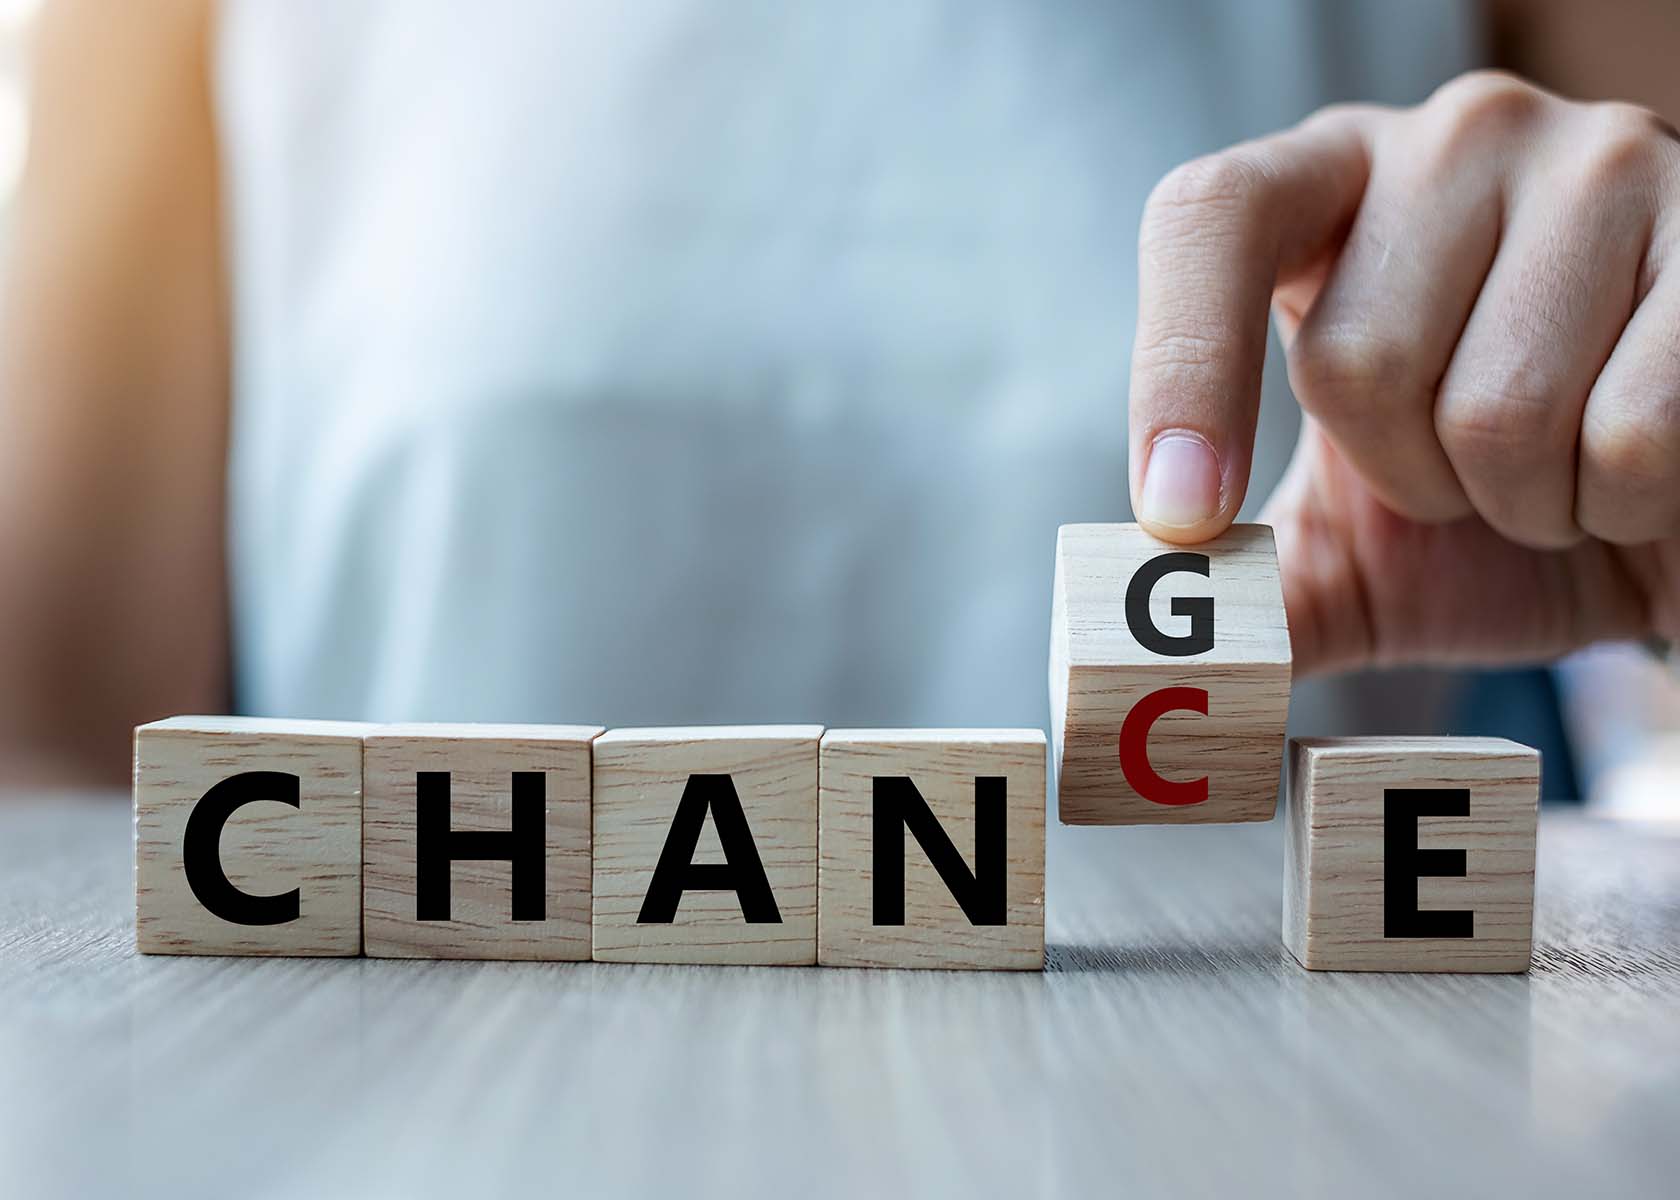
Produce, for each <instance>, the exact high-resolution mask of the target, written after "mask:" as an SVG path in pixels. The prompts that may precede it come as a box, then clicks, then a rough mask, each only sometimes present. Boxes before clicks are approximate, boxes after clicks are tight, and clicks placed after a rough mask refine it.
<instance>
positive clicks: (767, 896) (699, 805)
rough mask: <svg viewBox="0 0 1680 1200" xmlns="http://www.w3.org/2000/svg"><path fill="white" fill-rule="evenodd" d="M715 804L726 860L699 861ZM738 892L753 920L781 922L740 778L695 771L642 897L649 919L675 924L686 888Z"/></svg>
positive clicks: (642, 918) (646, 920) (644, 913)
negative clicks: (740, 793) (696, 858)
mask: <svg viewBox="0 0 1680 1200" xmlns="http://www.w3.org/2000/svg"><path fill="white" fill-rule="evenodd" d="M708 808H710V809H711V810H712V823H713V824H714V825H716V826H717V834H718V842H719V843H720V844H721V845H722V846H723V857H724V861H723V862H721V863H697V862H695V861H694V851H695V849H696V848H697V847H698V846H699V845H700V830H701V829H702V828H703V827H704V826H705V824H706V810H707V809H708ZM686 891H695V892H734V893H735V895H736V897H737V898H738V899H739V900H740V901H741V916H742V917H744V918H745V919H746V922H747V924H749V925H779V924H780V923H781V920H782V913H781V910H780V909H778V908H777V907H776V897H775V896H774V895H772V894H771V892H770V879H769V877H768V876H766V875H765V874H764V863H763V862H762V861H760V859H759V857H758V844H757V843H756V842H754V841H753V836H752V830H750V829H748V828H747V814H746V813H744V812H742V811H741V797H740V796H738V795H736V793H735V780H734V779H733V778H731V777H730V776H728V775H690V776H689V777H688V783H687V784H685V785H684V786H683V794H682V799H681V800H679V801H678V802H677V815H676V816H675V817H673V818H672V819H671V831H670V832H669V833H667V834H666V835H665V849H664V850H662V851H660V853H659V865H658V866H656V867H654V869H653V878H652V880H650V881H649V882H648V890H647V895H646V896H644V897H643V898H642V911H641V915H640V916H638V917H637V918H636V920H637V922H638V923H640V924H643V925H669V924H670V923H671V922H672V921H674V920H676V917H677V906H678V905H679V904H681V903H682V897H683V893H684V892H686Z"/></svg>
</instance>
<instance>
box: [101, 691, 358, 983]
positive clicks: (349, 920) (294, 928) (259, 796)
mask: <svg viewBox="0 0 1680 1200" xmlns="http://www.w3.org/2000/svg"><path fill="white" fill-rule="evenodd" d="M365 730H366V726H363V725H351V724H344V723H340V722H334V721H279V720H268V719H262V718H254V717H172V718H171V719H169V720H167V721H156V722H153V723H152V724H150V725H142V726H140V727H139V728H138V729H136V730H135V731H134V900H135V923H134V940H135V945H136V947H137V948H138V949H139V950H140V952H141V953H142V954H276V955H353V954H357V953H359V952H360V951H361V948H362V734H363V733H364V731H365Z"/></svg>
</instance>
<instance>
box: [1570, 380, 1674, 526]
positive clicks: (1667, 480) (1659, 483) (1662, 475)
mask: <svg viewBox="0 0 1680 1200" xmlns="http://www.w3.org/2000/svg"><path fill="white" fill-rule="evenodd" d="M1595 407H1600V406H1597V405H1594V406H1589V407H1588V409H1587V417H1586V420H1585V421H1584V422H1583V423H1582V427H1581V456H1582V461H1583V464H1584V465H1585V467H1586V469H1588V470H1589V471H1590V472H1591V473H1593V474H1594V475H1595V476H1596V477H1597V479H1598V481H1600V482H1601V483H1603V484H1608V485H1609V486H1611V487H1613V488H1615V489H1616V490H1617V491H1620V492H1623V493H1628V494H1632V495H1637V496H1646V497H1651V498H1655V499H1661V500H1664V501H1671V500H1672V501H1674V502H1676V503H1680V429H1677V428H1675V426H1674V425H1673V424H1672V423H1671V422H1669V421H1666V420H1663V419H1661V418H1658V419H1656V420H1654V421H1648V422H1643V423H1642V422H1640V421H1637V420H1631V419H1627V418H1625V417H1621V416H1618V417H1602V416H1599V415H1597V414H1596V413H1595V412H1594V408H1595ZM1603 407H1608V408H1610V409H1611V410H1612V411H1616V412H1628V411H1630V409H1629V408H1628V407H1626V406H1624V405H1621V404H1614V405H1607V406H1603ZM1640 407H1641V409H1643V410H1644V411H1651V410H1652V406H1650V405H1644V406H1640ZM1668 408H1669V409H1670V410H1676V409H1680V402H1676V403H1675V404H1671V405H1669V406H1668ZM1631 411H1638V410H1631Z"/></svg>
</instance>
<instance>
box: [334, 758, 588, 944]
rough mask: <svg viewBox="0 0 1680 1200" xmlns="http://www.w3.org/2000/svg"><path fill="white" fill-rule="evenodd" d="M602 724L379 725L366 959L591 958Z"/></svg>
mask: <svg viewBox="0 0 1680 1200" xmlns="http://www.w3.org/2000/svg"><path fill="white" fill-rule="evenodd" d="M600 732H601V728H600V726H598V725H381V726H379V727H377V728H376V729H374V730H373V731H372V732H370V733H369V735H368V738H367V744H366V745H367V748H366V769H365V790H366V793H367V794H366V798H365V801H364V813H365V817H364V823H363V831H362V850H363V856H364V866H363V875H364V880H365V885H364V893H363V910H362V911H363V920H364V923H365V928H366V939H367V953H368V955H369V956H370V957H374V958H500V959H557V960H574V961H577V960H587V959H588V958H589V745H590V743H591V742H592V741H593V740H594V739H595V738H596V736H597V735H599V734H600Z"/></svg>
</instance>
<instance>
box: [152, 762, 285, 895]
mask: <svg viewBox="0 0 1680 1200" xmlns="http://www.w3.org/2000/svg"><path fill="white" fill-rule="evenodd" d="M258 800H273V801H276V802H278V803H280V804H289V805H291V806H292V807H293V808H302V807H303V804H302V800H301V798H300V794H299V784H298V777H297V776H296V775H288V774H286V773H285V772H283V771H246V772H244V773H243V774H240V775H230V776H228V777H227V778H226V779H224V780H222V781H221V782H220V783H218V784H217V785H216V786H215V787H213V788H211V789H210V790H209V791H207V792H205V793H204V795H203V796H202V797H200V798H199V801H198V803H197V804H196V805H194V806H193V810H192V813H191V814H190V815H189V816H188V817H187V830H186V836H185V838H184V839H183V842H182V846H181V865H182V867H183V868H184V869H185V871H186V876H187V886H188V887H190V888H192V894H193V895H195V896H197V897H198V902H199V903H200V904H202V905H204V907H205V908H206V909H208V910H209V911H210V912H211V913H212V914H214V915H215V916H218V917H220V918H221V919H222V920H224V921H231V922H232V923H233V924H235V925H284V924H285V923H286V922H288V921H295V920H297V917H298V897H299V892H298V889H297V888H293V889H292V890H291V891H289V892H282V893H280V894H279V895H278V896H253V895H251V893H249V892H242V891H240V890H239V889H238V888H236V887H234V886H233V884H232V883H231V882H230V881H229V880H228V877H227V872H226V871H224V870H222V855H221V841H222V827H223V826H224V825H226V824H227V823H228V818H229V817H231V816H233V814H234V812H235V811H236V810H237V809H240V808H243V807H244V806H245V805H247V804H253V803H255V802H256V801H258Z"/></svg>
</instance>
